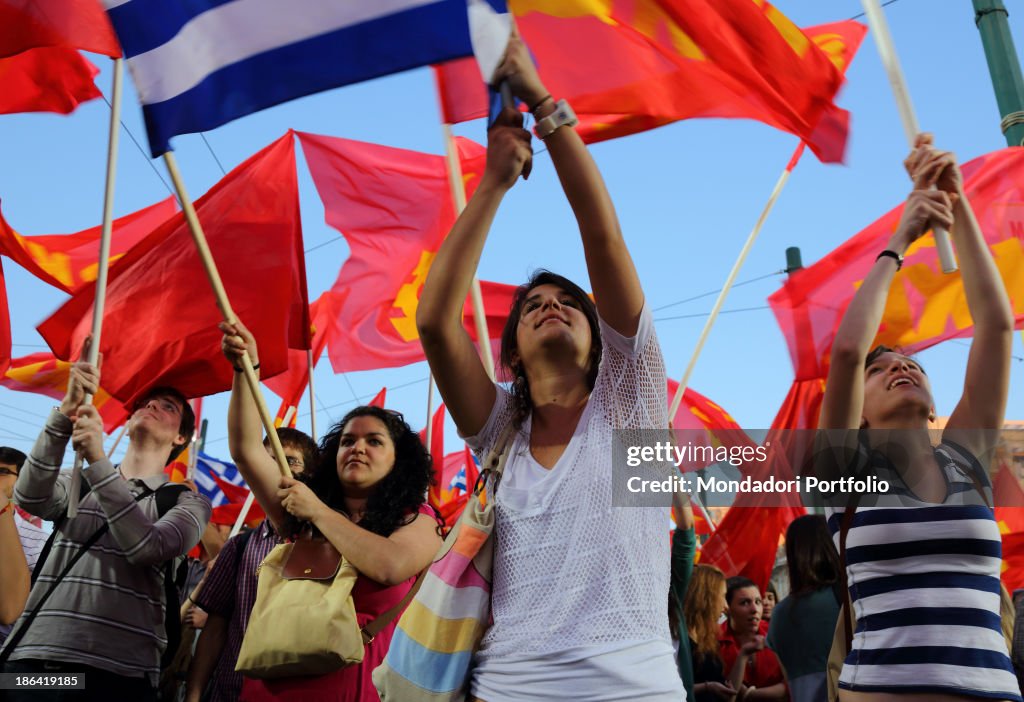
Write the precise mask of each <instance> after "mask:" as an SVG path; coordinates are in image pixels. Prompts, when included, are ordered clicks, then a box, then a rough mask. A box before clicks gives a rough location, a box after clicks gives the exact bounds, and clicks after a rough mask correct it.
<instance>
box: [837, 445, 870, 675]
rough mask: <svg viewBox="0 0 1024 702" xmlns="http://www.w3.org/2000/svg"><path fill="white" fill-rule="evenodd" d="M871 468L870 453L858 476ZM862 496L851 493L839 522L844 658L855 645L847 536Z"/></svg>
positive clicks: (860, 476)
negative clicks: (847, 568)
mask: <svg viewBox="0 0 1024 702" xmlns="http://www.w3.org/2000/svg"><path fill="white" fill-rule="evenodd" d="M870 469H871V457H870V453H869V454H868V460H867V462H866V463H865V465H864V470H863V472H862V473H861V475H858V476H856V477H857V478H858V479H859V478H862V477H864V475H866V474H867V472H868V471H869V470H870ZM860 498H861V493H859V492H856V491H854V492H853V493H852V494H851V495H850V499H849V500H848V501H847V503H846V509H844V510H843V518H842V521H840V522H839V585H840V587H841V588H842V589H841V592H842V596H843V599H842V602H841V603H840V605H841V606H842V610H843V638H844V639H846V650H845V651H844V658H845V654H846V653H849V652H850V648H851V647H852V646H853V600H852V599H851V598H850V583H849V581H848V580H847V579H846V536H847V534H848V533H849V531H850V527H851V526H852V525H853V518H854V517H855V516H857V505H859V504H860Z"/></svg>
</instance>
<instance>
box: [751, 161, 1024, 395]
mask: <svg viewBox="0 0 1024 702" xmlns="http://www.w3.org/2000/svg"><path fill="white" fill-rule="evenodd" d="M962 172H963V176H964V190H965V192H966V193H967V196H968V198H969V199H970V202H971V206H972V207H973V209H974V212H975V215H976V216H977V218H978V223H979V225H980V226H981V230H982V232H983V234H984V236H985V240H986V241H987V242H988V245H989V248H990V249H991V251H992V255H993V257H994V258H995V262H996V266H997V267H998V269H999V274H1000V276H1001V277H1002V279H1003V283H1004V284H1005V285H1006V290H1007V292H1008V293H1009V295H1010V300H1011V303H1012V305H1013V311H1014V315H1015V317H1016V320H1017V327H1018V328H1020V327H1021V326H1022V324H1024V204H1022V203H1024V148H1020V147H1013V148H1008V149H1003V150H1001V151H995V152H993V153H990V154H986V155H984V156H981V157H979V158H976V159H974V160H972V161H970V162H968V163H966V164H964V165H963V167H962ZM902 213H903V205H900V206H899V207H896V208H895V209H893V210H891V211H890V212H888V213H887V214H885V215H884V216H882V217H881V218H880V219H878V220H877V221H875V222H874V223H873V224H871V225H869V226H868V227H867V228H866V229H864V230H863V231H861V232H860V233H859V234H857V235H856V236H854V237H853V238H852V239H849V240H848V241H846V242H845V243H844V244H842V245H840V246H839V247H838V248H836V249H835V250H834V251H832V252H831V253H830V254H828V255H827V256H825V257H824V258H822V259H821V260H820V261H818V262H817V263H815V264H814V265H813V266H809V267H807V268H804V269H802V270H798V271H794V272H793V273H792V275H790V277H789V280H787V281H786V283H785V285H783V286H782V288H781V289H779V290H778V291H776V292H775V293H773V294H772V295H771V297H769V298H768V302H769V304H770V305H771V307H772V311H773V312H774V313H775V317H776V319H777V320H778V323H779V326H780V327H781V328H782V331H783V334H784V335H785V336H786V341H787V343H788V344H789V352H790V356H791V357H792V358H793V365H794V367H795V369H796V377H797V379H798V380H802V379H810V378H824V377H826V376H827V375H828V356H829V353H830V352H831V349H832V340H833V339H834V338H835V333H836V330H837V329H838V328H839V322H840V321H841V320H842V317H843V313H844V312H845V310H846V307H847V305H848V304H849V303H850V300H851V299H852V298H853V294H854V292H855V291H856V290H857V287H858V286H859V285H860V282H861V281H862V280H863V279H864V276H865V275H867V272H868V271H869V270H870V269H871V265H872V263H873V262H874V260H875V257H876V256H877V255H878V252H879V251H881V250H882V249H884V248H885V243H886V241H887V240H888V238H889V236H890V235H891V234H892V232H893V231H895V229H896V226H897V224H898V222H899V218H900V216H901V215H902ZM972 328H973V325H972V323H971V316H970V313H969V312H968V310H967V301H966V298H965V296H964V290H963V283H962V282H961V278H960V274H959V273H955V274H952V275H946V274H944V273H942V270H941V268H940V267H939V264H938V256H937V255H936V253H935V240H934V238H933V237H932V236H931V235H930V234H928V235H926V236H924V237H922V238H920V239H918V240H917V241H916V242H915V243H914V244H913V245H912V246H911V247H910V249H909V250H908V251H907V254H906V256H905V259H904V264H903V268H902V270H901V271H900V272H899V273H897V274H896V279H895V280H894V282H893V286H892V290H891V291H890V293H889V299H888V301H887V303H886V307H885V313H884V315H883V317H882V325H881V327H880V329H879V332H878V336H877V337H876V340H875V343H877V344H886V345H888V346H899V347H902V348H903V349H904V350H905V351H906V352H907V353H916V352H917V351H920V350H921V349H925V348H928V347H930V346H934V345H935V344H937V343H939V342H940V341H945V340H947V339H952V338H957V337H964V336H970V334H971V330H972Z"/></svg>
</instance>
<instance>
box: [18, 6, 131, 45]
mask: <svg viewBox="0 0 1024 702" xmlns="http://www.w3.org/2000/svg"><path fill="white" fill-rule="evenodd" d="M0 27H3V28H4V32H3V33H2V34H0V57H3V56H14V55H15V54H19V53H21V52H22V51H27V50H28V49H31V48H34V47H37V46H47V47H64V48H71V49H82V50H83V51H91V52H93V53H95V54H105V55H107V56H110V57H111V58H117V57H118V56H120V55H121V46H120V45H119V44H118V43H117V38H116V37H115V36H114V28H113V27H112V26H111V25H110V20H109V19H108V18H107V13H106V12H105V11H104V9H103V6H102V5H100V3H99V0H0Z"/></svg>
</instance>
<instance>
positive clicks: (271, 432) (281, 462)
mask: <svg viewBox="0 0 1024 702" xmlns="http://www.w3.org/2000/svg"><path fill="white" fill-rule="evenodd" d="M164 163H165V164H166V165H167V172H168V173H170V176H171V180H172V181H173V183H174V189H175V191H176V192H177V193H178V201H179V202H180V203H181V209H182V210H183V211H184V213H185V219H186V221H187V222H188V227H189V230H190V231H191V232H192V240H193V241H194V242H195V244H196V250H197V251H198V252H199V258H200V259H202V262H203V268H204V269H205V270H206V276H207V278H209V280H210V286H211V287H212V288H213V294H214V297H215V298H216V300H217V307H218V308H219V309H220V313H221V315H222V316H223V317H224V321H225V322H227V323H228V324H235V323H236V322H237V321H238V317H236V316H235V311H234V310H233V309H231V302H230V300H228V294H227V292H226V291H225V290H224V283H223V282H222V281H221V278H220V273H219V272H218V271H217V264H216V262H215V261H214V260H213V254H212V253H211V252H210V246H209V244H207V242H206V235H205V234H204V233H203V227H202V225H201V224H200V223H199V217H198V215H196V210H195V207H193V205H192V200H191V199H189V196H188V193H187V192H186V191H185V183H184V181H183V180H182V178H181V172H180V171H179V170H178V162H177V160H176V159H175V158H174V153H173V152H171V151H167V152H166V153H164ZM241 361H242V375H243V377H244V378H245V383H246V385H247V386H248V388H249V392H250V393H251V394H252V399H253V400H254V401H255V403H256V409H257V411H258V412H259V415H260V420H261V421H262V422H263V428H264V429H265V430H266V432H267V437H268V438H269V439H270V448H271V452H272V454H273V456H274V459H275V460H276V461H277V467H278V468H279V469H280V471H281V475H286V476H288V477H289V478H290V477H292V471H291V469H290V468H288V461H287V460H286V459H285V456H284V449H283V448H282V447H281V440H280V439H278V438H277V430H276V428H275V427H274V418H273V417H272V416H271V415H270V410H268V409H267V402H266V400H264V399H263V393H262V392H261V391H260V381H259V378H257V377H256V371H255V370H254V369H253V367H252V359H251V358H250V357H249V352H248V351H246V352H245V353H243V354H242V358H241Z"/></svg>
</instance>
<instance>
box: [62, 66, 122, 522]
mask: <svg viewBox="0 0 1024 702" xmlns="http://www.w3.org/2000/svg"><path fill="white" fill-rule="evenodd" d="M123 78H124V61H123V59H120V58H117V59H114V85H113V88H112V90H111V96H110V126H109V135H108V139H107V177H106V185H105V187H104V192H103V229H102V233H101V234H100V255H99V260H98V261H97V269H96V297H95V300H94V301H93V308H92V334H91V338H90V342H89V344H88V346H87V349H86V350H85V356H86V361H87V362H88V363H90V364H91V365H93V366H98V365H99V360H100V332H101V331H102V330H103V307H104V304H105V303H106V299H107V270H108V268H109V263H110V236H111V231H112V229H113V222H114V184H115V180H116V178H115V176H116V173H117V144H118V137H119V135H120V133H121V132H120V125H121V85H122V83H123ZM92 399H93V397H92V394H91V393H90V394H87V395H86V396H85V399H84V400H83V402H84V403H85V404H92ZM84 463H85V456H84V455H83V453H82V452H81V451H76V452H75V464H74V467H73V468H72V470H71V487H70V493H69V494H68V519H74V518H75V517H77V516H78V500H79V497H80V494H81V488H82V466H83V465H84Z"/></svg>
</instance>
